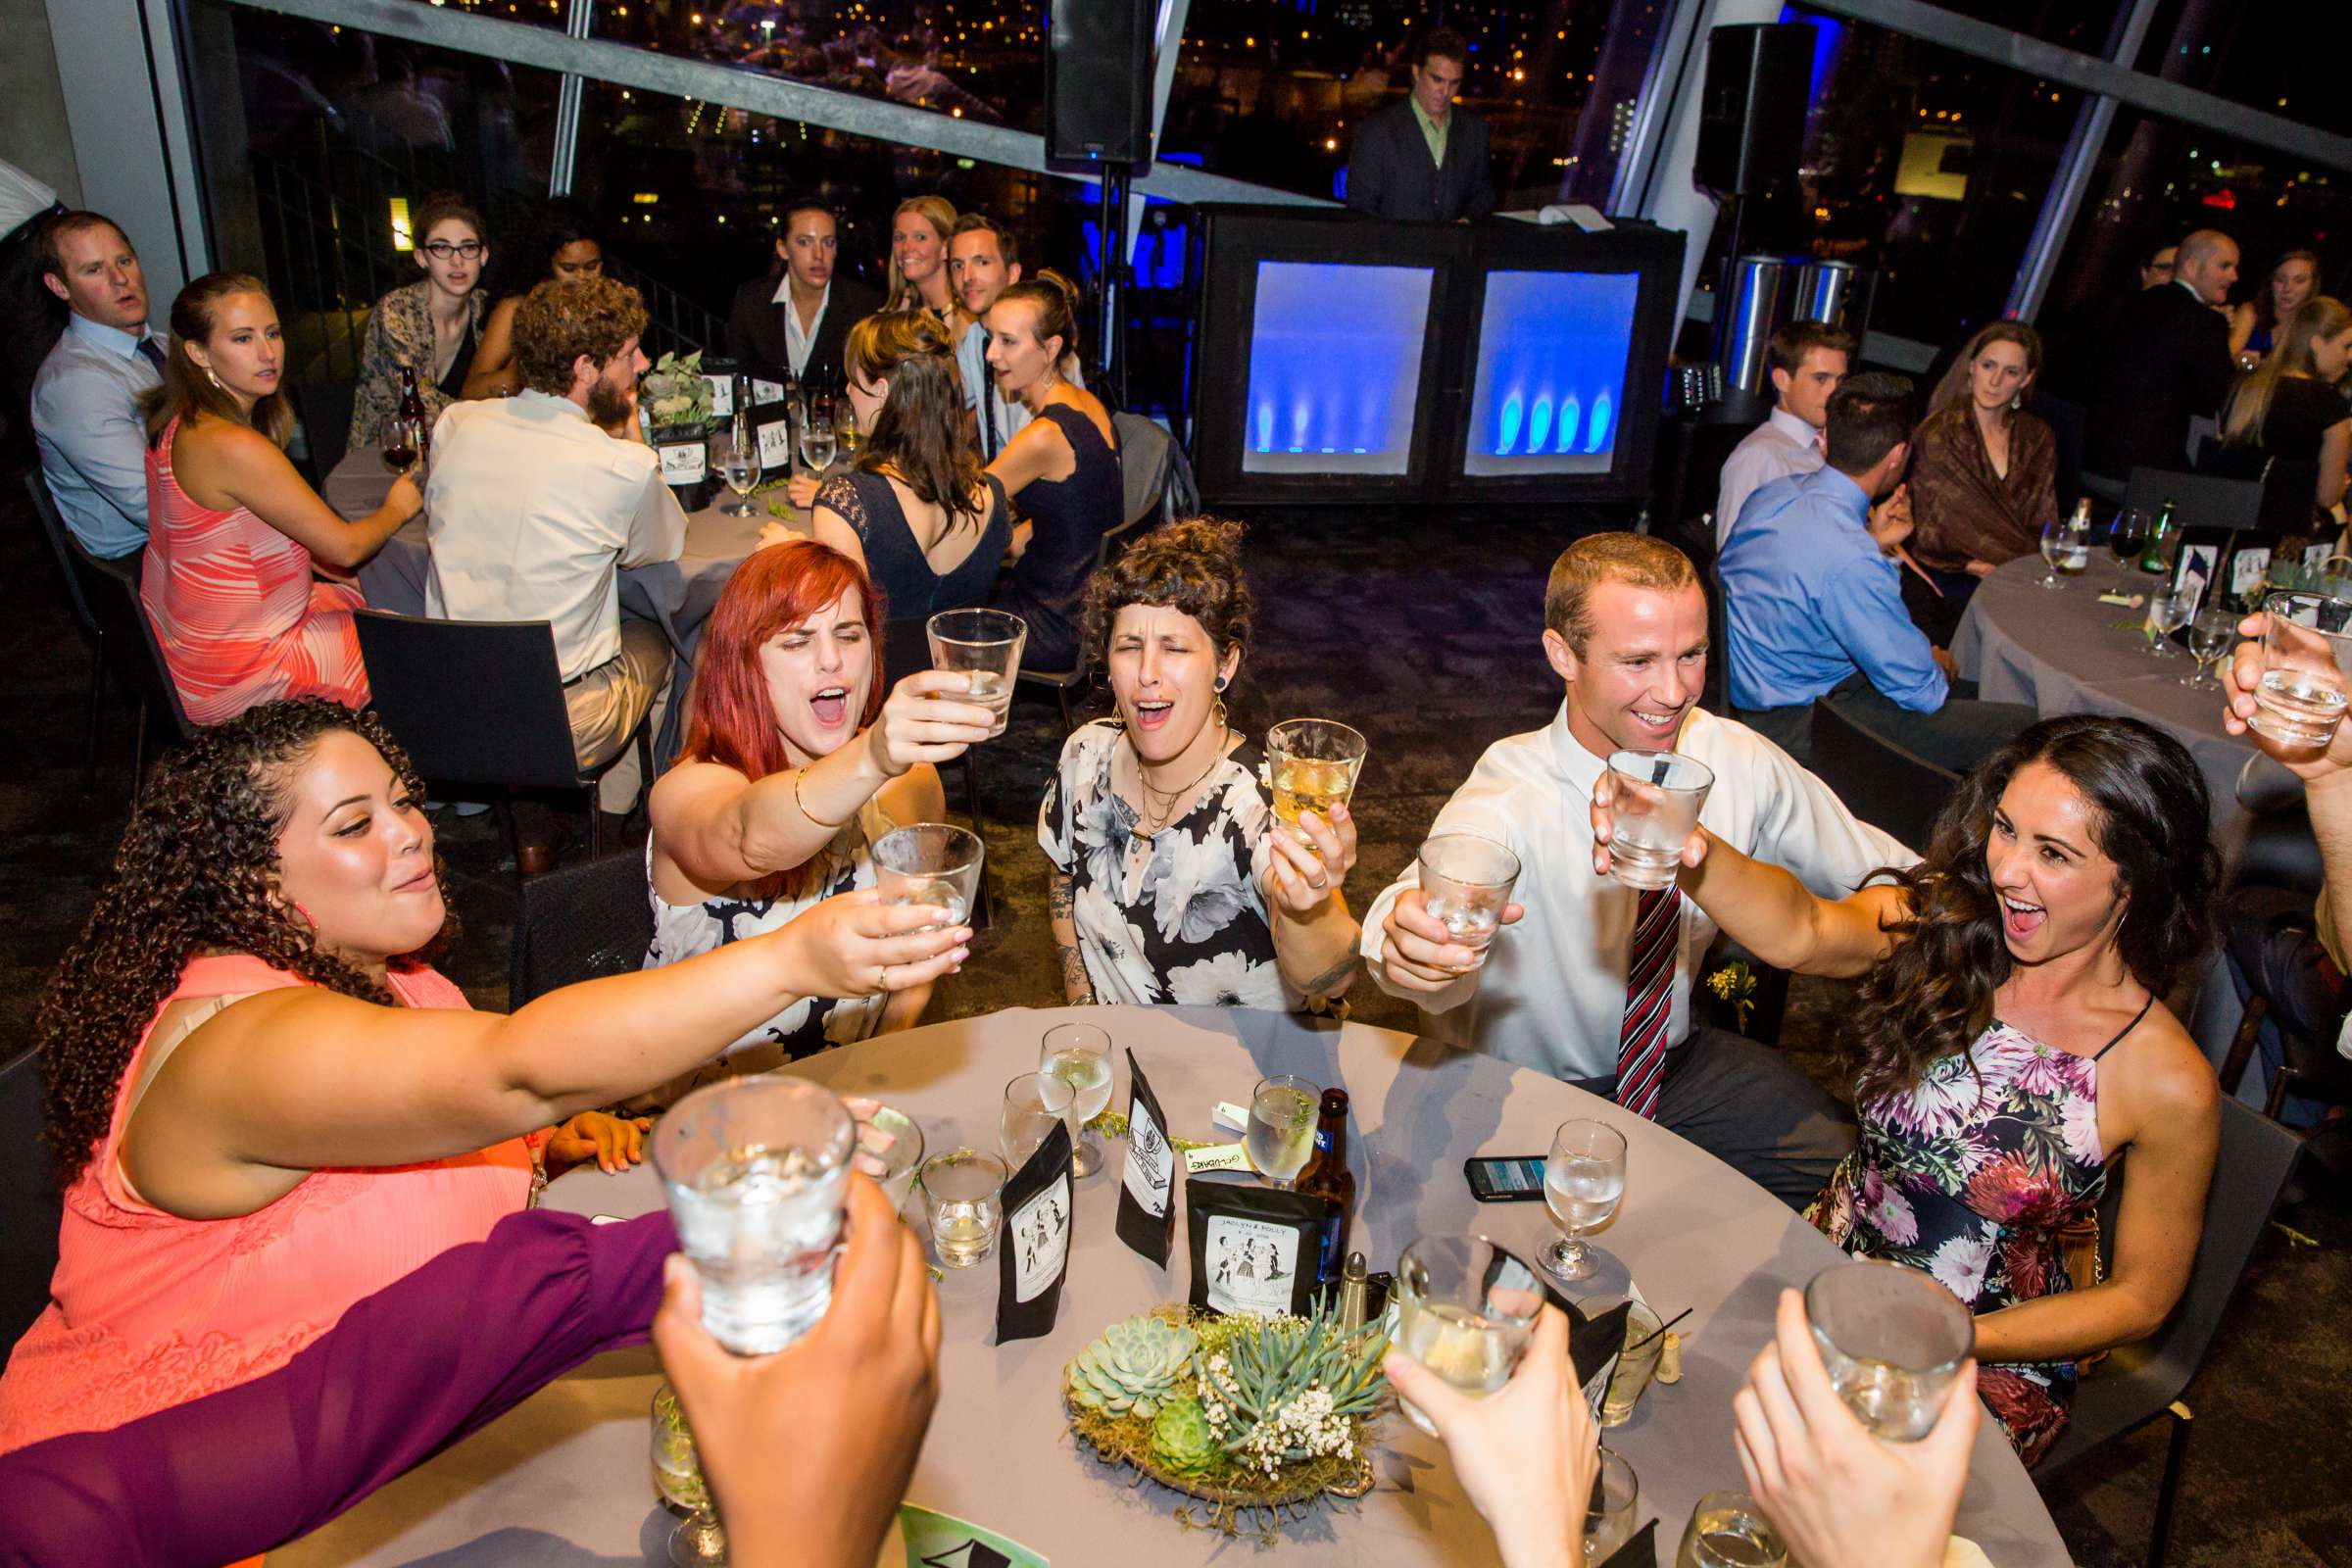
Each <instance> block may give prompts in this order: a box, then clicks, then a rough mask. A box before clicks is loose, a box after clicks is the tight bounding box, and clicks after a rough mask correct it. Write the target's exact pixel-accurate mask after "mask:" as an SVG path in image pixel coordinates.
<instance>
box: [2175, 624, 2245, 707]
mask: <svg viewBox="0 0 2352 1568" xmlns="http://www.w3.org/2000/svg"><path fill="white" fill-rule="evenodd" d="M2237 619H2238V617H2237V613H2236V612H2235V611H2230V610H2201V611H2199V612H2197V618H2196V619H2194V620H2192V621H2190V622H2189V623H2188V655H2189V657H2190V658H2191V659H2194V660H2195V661H2196V662H2197V666H2196V668H2194V669H2192V670H2190V671H2189V672H2188V673H2187V674H2185V675H2183V676H2181V677H2180V684H2181V685H2183V686H2185V687H2187V688H2188V689H2189V690H2190V691H2192V692H2213V691H2220V690H2221V689H2222V683H2221V682H2220V681H2218V680H2216V679H2215V678H2214V677H2213V676H2212V675H2210V674H2208V673H2207V672H2206V666H2207V665H2208V664H2214V665H2218V664H2219V663H2220V662H2221V661H2222V658H2223V656H2224V655H2226V654H2228V653H2229V650H2230V648H2231V647H2232V646H2233V645H2234V644H2235V643H2236V641H2237Z"/></svg>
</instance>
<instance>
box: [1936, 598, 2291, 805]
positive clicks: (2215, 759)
mask: <svg viewBox="0 0 2352 1568" xmlns="http://www.w3.org/2000/svg"><path fill="white" fill-rule="evenodd" d="M2042 570H2043V567H2042V563H2041V558H2040V557H2038V556H2029V557H2025V558H2023V559H2021V560H2017V561H2012V562H2010V563H2008V564H2005V565H2003V566H2001V567H2000V568H1999V569H1998V570H1996V571H1994V572H1993V574H1992V575H1991V576H1989V577H1987V578H1985V580H1984V581H1983V582H1981V583H1979V584H1978V585H1977V591H1976V595H1975V597H1973V598H1972V599H1970V600H1969V603H1968V613H1966V614H1965V615H1963V616H1962V617H1961V619H1960V629H1959V630H1958V631H1957V632H1955V633H1954V634H1953V636H1952V659H1953V661H1954V662H1956V663H1957V664H1958V665H1959V666H1960V673H1961V674H1962V675H1964V676H1966V677H1967V678H1969V679H1971V680H1973V681H1975V682H1976V683H1977V688H1978V691H1977V694H1978V695H1979V696H1980V697H1982V698H1984V699H1985V701H1987V702H1996V703H2031V704H2032V705H2033V706H2034V710H2035V711H2037V712H2039V713H2040V714H2041V716H2042V717H2044V718H2050V717H2054V716H2055V715H2057V714H2060V713H2117V714H2123V715H2126V716H2129V717H2131V718H2143V719H2146V720H2147V721H2148V722H2149V723H2151V724H2155V725H2157V726H2159V727H2161V728H2163V729H2165V730H2167V731H2169V732H2170V733H2171V734H2172V736H2173V737H2174V738H2175V739H2176V740H2178V741H2180V744H2181V745H2183V746H2186V747H2187V748H2188V750H2189V755H2190V756H2192V757H2194V758H2195V759H2196V760H2197V766H2198V768H2199V769H2200V770H2201V771H2202V772H2203V773H2204V775H2205V783H2206V787H2207V788H2208V789H2210V790H2211V791H2212V792H2213V821H2214V826H2215V827H2216V828H2218V829H2220V830H2221V832H2222V837H2223V839H2224V841H2225V842H2226V843H2234V842H2235V841H2236V840H2237V839H2238V838H2239V837H2240V836H2241V835H2242V833H2243V831H2244V826H2245V812H2244V811H2243V810H2242V809H2239V807H2238V804H2237V775H2238V773H2239V771H2240V770H2241V769H2242V768H2244V766H2245V765H2246V759H2247V758H2249V757H2258V756H2261V754H2260V753H2259V752H2257V751H2256V750H2255V749H2254V747H2253V746H2252V745H2251V744H2250V743H2248V742H2247V741H2246V740H2244V739H2243V738H2242V737H2239V736H2234V735H2231V734H2229V733H2228V732H2227V731H2225V730H2224V729H2223V728H2222V694H2221V693H2220V692H2219V691H2218V690H2215V691H2191V690H2189V689H2188V688H2187V687H2185V686H2183V685H2181V684H2180V677H2181V676H2183V675H2185V674H2187V673H2188V672H2189V669H2190V664H2189V660H2188V656H2187V654H2186V653H2182V654H2181V655H2180V658H2178V659H2165V660H2158V659H2153V658H2150V657H2149V655H2148V652H2147V648H2148V640H2147V634H2146V633H2145V632H2144V631H2142V630H2141V629H2140V625H2141V621H2142V619H2143V618H2144V616H2145V614H2146V606H2145V604H2144V603H2143V604H2142V605H2141V606H2140V607H2139V608H2137V609H2133V608H2130V607H2127V606H2123V605H2106V604H2101V603H2100V602H2099V595H2100V594H2102V593H2104V592H2106V591H2108V590H2109V589H2112V588H2115V587H2116V585H2117V582H2118V581H2119V579H2120V578H2121V577H2122V575H2123V573H2122V572H2120V571H2119V570H2118V568H2117V567H2116V565H2115V562H2114V558H2113V557H2111V556H2110V555H2108V554H2107V553H2106V552H2105V551H2100V552H2097V553H2096V554H2095V555H2094V556H2093V557H2092V561H2091V565H2090V568H2089V569H2088V570H2086V571H2084V572H2083V573H2082V575H2081V576H2079V577H2075V578H2072V579H2070V580H2069V581H2068V582H2067V585H2066V586H2065V587H2064V588H2063V589H2047V588H2041V587H2038V586H2036V584H2038V583H2039V582H2040V580H2041V575H2042ZM2155 581H2157V579H2156V578H2154V577H2152V576H2149V575H2148V574H2146V573H2143V572H2138V571H2134V572H2132V573H2131V582H2130V584H2129V585H2128V586H2127V587H2126V588H2125V589H2123V590H2122V591H2124V592H2128V593H2135V594H2145V593H2147V592H2148V585H2149V584H2150V583H2153V582H2155ZM2125 622H2128V623H2129V624H2124V623H2125ZM2262 765H2263V766H2264V767H2265V768H2276V769H2278V772H2279V774H2280V775H2281V777H2282V778H2283V777H2284V776H2285V770H2284V769H2283V768H2278V764H2277V763H2275V762H2272V761H2271V760H2269V759H2267V758H2265V759H2264V760H2263V764H2262Z"/></svg>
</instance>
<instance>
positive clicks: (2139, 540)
mask: <svg viewBox="0 0 2352 1568" xmlns="http://www.w3.org/2000/svg"><path fill="white" fill-rule="evenodd" d="M2107 548H2108V549H2109V550H2112V551H2114V552H2115V564H2116V565H2117V566H2119V567H2121V568H2122V570H2123V572H2124V578H2125V581H2127V582H2129V581H2130V580H2131V573H2133V572H2135V571H2137V570H2138V569H2139V553H2140V552H2141V551H2143V550H2145V549H2147V548H2148V515H2147V513H2146V511H2145V510H2143V509H2142V508H2139V507H2126V508H2124V509H2123V510H2122V511H2120V512H2118V513H2117V514H2116V515H2115V520H2114V521H2113V522H2111V523H2109V524H2108V525H2107Z"/></svg>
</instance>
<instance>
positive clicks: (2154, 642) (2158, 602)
mask: <svg viewBox="0 0 2352 1568" xmlns="http://www.w3.org/2000/svg"><path fill="white" fill-rule="evenodd" d="M2195 613H2197V591H2196V590H2186V591H2184V590H2181V589H2179V588H2168V587H2162V586H2159V587H2158V588H2157V590H2156V591H2155V592H2154V593H2152V594H2150V595H2148V621H2147V628H2148V655H2149V657H2150V658H2153V659H2179V658H2180V650H2178V649H2176V648H2175V647H2174V646H2173V633H2175V632H2177V631H2179V630H2180V628H2181V627H2183V626H2185V625H2187V624H2188V621H2189V617H2190V616H2191V615H2194V614H2195Z"/></svg>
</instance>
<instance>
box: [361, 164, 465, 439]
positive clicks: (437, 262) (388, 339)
mask: <svg viewBox="0 0 2352 1568" xmlns="http://www.w3.org/2000/svg"><path fill="white" fill-rule="evenodd" d="M409 232H410V233H411V234H412V235H413V236H414V237H415V238H414V246H415V248H414V250H413V251H412V253H411V254H413V255H414V256H415V257H416V258H417V266H418V267H419V268H421V269H422V270H423V271H424V276H423V277H422V278H420V279H418V280H417V282H414V283H407V284H403V285H402V286H401V287H399V288H396V289H394V290H393V291H392V292H391V293H389V294H387V295H385V296H384V297H383V298H382V299H380V300H377V301H376V302H375V313H374V315H373V316H371V317H370V318H369V319H368V346H367V348H366V349H365V350H363V351H362V353H361V356H360V384H359V386H358V388H357V389H356V391H355V393H354V396H353V399H352V405H351V444H352V445H353V446H355V447H364V446H377V445H381V444H382V443H383V441H384V440H385V438H386V437H387V436H389V435H390V434H391V432H392V421H393V420H394V419H395V418H396V417H399V414H400V371H401V368H402V367H403V366H406V367H408V368H410V369H413V370H415V371H416V372H417V391H418V392H419V393H421V394H423V397H424V417H425V419H426V421H427V422H428V423H429V422H430V421H432V420H434V419H438V418H439V417H441V411H442V410H443V409H446V408H448V407H449V406H450V405H451V404H452V403H455V402H457V401H458V400H459V399H460V398H462V397H464V396H465V395H466V372H467V371H468V370H470V369H472V368H473V354H474V350H475V349H476V348H477V347H478V346H479V345H480V343H481V340H482V317H483V316H484V315H485V314H486V313H487V312H488V309H489V303H490V300H489V295H488V294H487V293H486V292H484V291H483V290H482V289H481V288H479V287H477V286H476V285H478V284H479V283H480V282H481V280H482V269H483V268H484V266H485V265H487V263H488V262H489V260H490V247H489V246H488V245H487V244H485V243H484V242H483V239H482V220H481V216H480V215H479V214H477V213H476V212H475V211H474V210H473V209H472V208H470V207H468V206H466V204H465V202H463V201H461V200H460V199H458V198H457V197H455V196H451V195H446V194H444V195H439V196H428V197H426V198H425V199H424V200H423V202H421V203H420V204H418V206H417V215H416V220H415V221H414V222H413V223H412V224H411V225H410V229H409Z"/></svg>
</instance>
